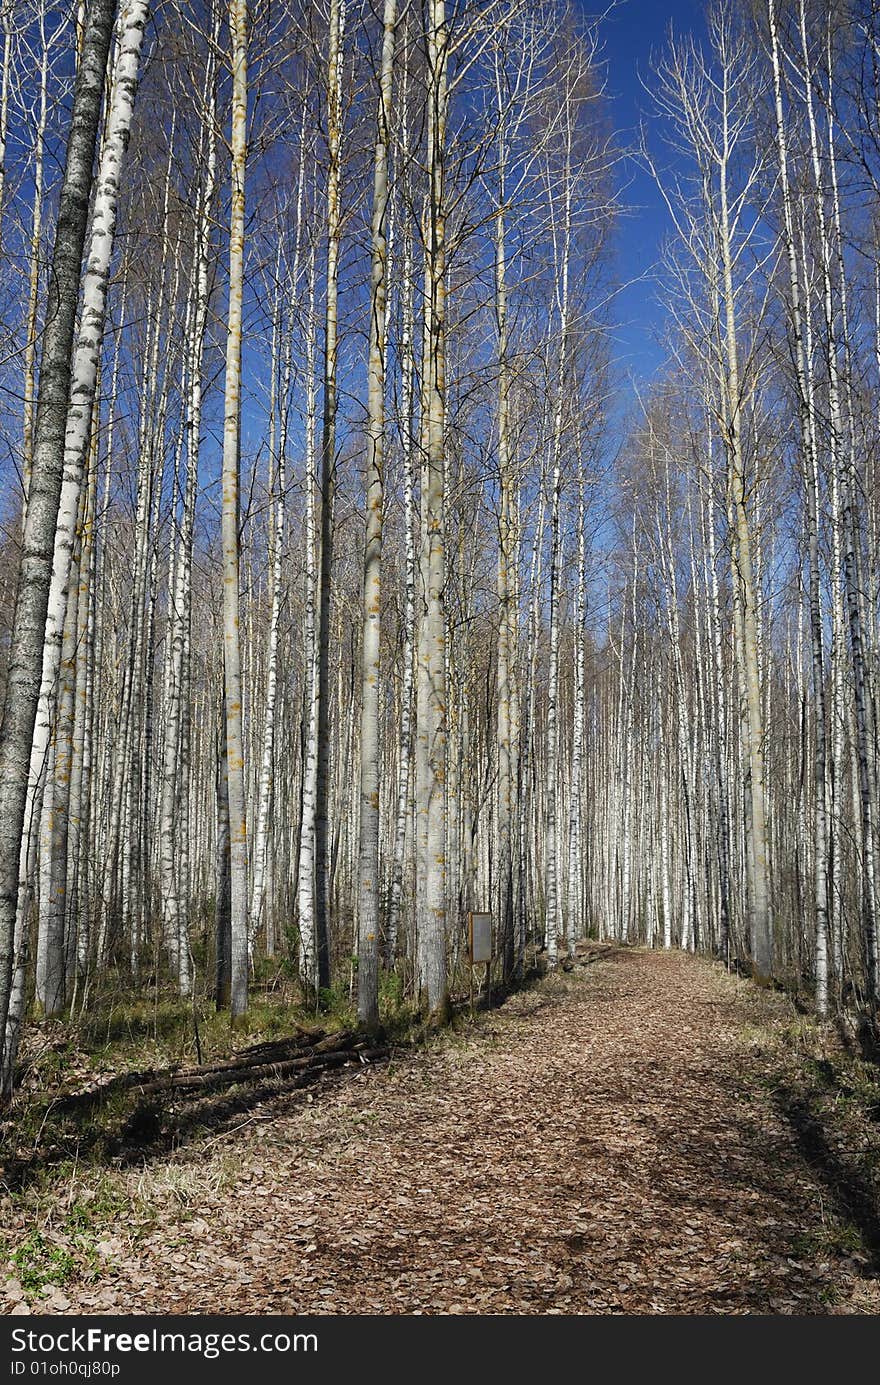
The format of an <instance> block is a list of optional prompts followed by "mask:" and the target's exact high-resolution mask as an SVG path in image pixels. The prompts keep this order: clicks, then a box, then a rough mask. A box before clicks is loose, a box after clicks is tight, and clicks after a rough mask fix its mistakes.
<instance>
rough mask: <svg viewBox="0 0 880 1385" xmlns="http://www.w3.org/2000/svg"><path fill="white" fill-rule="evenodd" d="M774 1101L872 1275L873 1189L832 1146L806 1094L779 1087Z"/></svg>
mask: <svg viewBox="0 0 880 1385" xmlns="http://www.w3.org/2000/svg"><path fill="white" fill-rule="evenodd" d="M775 1104H776V1107H777V1109H778V1110H779V1111H780V1112H781V1114H782V1115H783V1116H784V1117H785V1119H786V1120H787V1121H788V1123H789V1125H790V1126H791V1129H792V1132H793V1134H794V1137H795V1140H796V1142H797V1146H798V1149H799V1150H800V1153H801V1155H802V1156H803V1158H804V1160H805V1161H806V1163H807V1164H809V1166H810V1168H811V1169H812V1171H813V1173H814V1174H816V1175H818V1177H820V1178H821V1180H822V1182H823V1184H824V1185H825V1188H826V1189H827V1191H828V1192H829V1193H830V1195H831V1198H832V1201H833V1203H834V1208H835V1211H836V1213H837V1215H838V1217H839V1218H840V1220H841V1221H842V1222H848V1223H850V1224H851V1225H852V1226H854V1227H855V1228H856V1230H857V1231H858V1233H859V1237H860V1239H861V1242H862V1245H863V1246H864V1248H865V1251H866V1253H867V1254H868V1256H869V1257H870V1268H871V1272H872V1274H874V1275H880V1204H878V1197H877V1192H876V1190H875V1189H874V1188H873V1187H872V1186H871V1184H870V1183H869V1181H868V1179H867V1178H866V1177H865V1176H864V1174H862V1173H861V1172H860V1171H859V1170H858V1169H857V1168H855V1167H854V1166H853V1164H852V1163H851V1161H849V1160H847V1159H845V1158H844V1157H843V1156H842V1155H841V1154H840V1153H839V1152H838V1151H837V1150H836V1149H835V1148H834V1147H833V1145H832V1144H831V1142H830V1140H829V1138H828V1132H827V1131H826V1129H825V1126H824V1124H823V1122H822V1119H821V1117H820V1115H819V1114H818V1112H817V1111H816V1109H815V1105H814V1103H813V1101H812V1100H811V1099H810V1098H809V1097H805V1096H804V1095H803V1094H800V1093H797V1092H794V1091H792V1090H790V1089H788V1088H783V1089H781V1090H779V1091H777V1093H776V1096H775Z"/></svg>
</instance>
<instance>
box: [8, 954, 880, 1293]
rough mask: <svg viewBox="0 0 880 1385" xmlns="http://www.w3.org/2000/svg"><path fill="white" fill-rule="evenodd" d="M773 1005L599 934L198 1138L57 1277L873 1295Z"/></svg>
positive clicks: (180, 1286) (321, 1287)
mask: <svg viewBox="0 0 880 1385" xmlns="http://www.w3.org/2000/svg"><path fill="white" fill-rule="evenodd" d="M774 1004H776V1005H777V1006H779V1005H782V1004H784V1002H783V1001H782V1000H781V999H780V998H778V997H763V996H760V995H759V993H757V992H756V991H755V988H754V987H752V986H751V985H750V983H747V982H744V981H741V980H737V979H736V978H732V977H728V976H726V975H725V974H724V973H723V972H722V971H721V970H720V969H719V968H718V967H716V966H714V965H713V964H711V963H709V962H706V961H702V960H698V959H695V958H693V957H689V956H686V955H684V954H680V953H652V952H647V951H643V950H636V949H632V950H630V949H613V950H609V952H608V955H607V957H606V958H605V959H604V960H602V961H601V962H600V963H599V964H598V965H595V966H591V967H589V968H588V969H587V970H586V971H585V972H584V971H581V969H577V971H576V972H575V973H573V974H571V975H554V976H551V977H549V978H547V979H546V980H545V981H543V982H542V983H541V984H540V985H538V986H536V987H534V988H533V989H531V990H527V991H523V992H520V993H519V994H517V995H515V996H513V997H511V998H510V999H509V1000H508V1001H507V1002H506V1003H505V1004H504V1005H503V1006H502V1007H501V1008H499V1009H498V1010H497V1011H494V1012H491V1013H490V1014H487V1015H485V1016H483V1017H481V1019H480V1020H479V1021H478V1022H477V1023H476V1025H474V1026H473V1027H471V1028H469V1029H468V1030H467V1031H466V1032H465V1033H464V1034H462V1035H452V1034H447V1035H442V1036H440V1037H439V1038H437V1039H436V1040H435V1041H433V1042H432V1043H431V1045H430V1046H429V1047H428V1048H427V1049H424V1050H422V1051H419V1052H416V1053H406V1054H404V1055H401V1056H400V1057H397V1058H395V1059H394V1061H393V1062H392V1063H391V1065H390V1066H389V1067H386V1068H364V1070H363V1072H361V1073H359V1074H357V1075H356V1076H354V1077H353V1078H352V1079H350V1080H349V1081H348V1082H347V1083H345V1084H342V1085H336V1086H329V1087H328V1088H327V1089H325V1090H323V1091H322V1092H321V1093H320V1095H319V1096H318V1097H317V1098H316V1100H315V1101H313V1102H311V1101H310V1102H304V1101H302V1100H301V1099H299V1100H297V1101H295V1102H288V1103H287V1105H286V1106H282V1107H281V1108H279V1107H278V1106H274V1107H272V1106H268V1107H267V1108H266V1109H265V1110H264V1111H263V1112H262V1113H261V1114H260V1113H258V1115H257V1117H256V1118H254V1119H253V1120H252V1121H251V1122H250V1123H249V1124H248V1125H247V1126H246V1127H245V1128H243V1129H241V1130H240V1131H239V1132H237V1133H232V1134H230V1135H228V1136H224V1137H223V1139H222V1141H220V1142H209V1143H208V1144H206V1145H205V1146H203V1147H202V1153H201V1156H199V1151H198V1149H193V1150H190V1152H189V1153H188V1155H187V1157H186V1163H187V1165H188V1166H189V1167H190V1168H191V1169H192V1170H193V1172H194V1173H195V1175H196V1181H197V1183H198V1184H199V1186H200V1188H201V1189H202V1191H201V1192H200V1193H199V1194H198V1195H197V1196H195V1197H194V1198H191V1199H190V1200H188V1201H187V1203H186V1205H185V1206H181V1204H180V1202H179V1201H175V1200H169V1202H168V1205H167V1206H165V1207H163V1208H160V1209H159V1215H158V1219H157V1221H156V1222H155V1224H154V1225H153V1227H152V1228H151V1229H150V1231H149V1233H148V1234H147V1235H146V1236H145V1237H144V1238H142V1239H141V1240H140V1241H138V1242H135V1243H131V1242H128V1241H125V1243H124V1249H123V1250H122V1252H121V1253H119V1252H117V1253H115V1254H113V1255H112V1257H108V1262H107V1263H108V1268H107V1278H105V1279H103V1280H102V1281H101V1283H100V1284H96V1285H93V1286H87V1285H80V1286H77V1285H66V1286H65V1289H64V1295H63V1297H64V1298H65V1300H66V1302H67V1303H69V1305H70V1306H69V1309H67V1311H80V1312H95V1311H104V1312H106V1311H111V1312H112V1311H115V1312H134V1313H204V1312H213V1313H254V1314H265V1313H291V1314H306V1313H308V1314H311V1313H327V1314H338V1313H383V1314H395V1313H398V1314H399V1313H406V1314H419V1313H529V1314H560V1313H561V1314H572V1313H598V1314H608V1313H615V1314H618V1313H628V1314H646V1313H647V1314H656V1313H720V1314H741V1313H780V1314H792V1313H798V1314H800V1313H811V1314H812V1313H828V1312H841V1311H842V1312H872V1311H876V1308H877V1298H876V1294H875V1289H876V1283H877V1281H876V1279H874V1278H872V1277H871V1274H872V1269H871V1263H870V1256H866V1255H865V1254H864V1253H862V1252H860V1251H858V1250H856V1251H855V1252H854V1251H852V1249H850V1250H849V1251H847V1252H846V1253H844V1252H842V1251H841V1250H840V1249H839V1248H837V1249H835V1248H834V1247H833V1245H832V1239H833V1238H829V1235H828V1234H827V1229H828V1228H827V1224H828V1217H829V1206H830V1205H831V1202H832V1198H831V1196H830V1194H829V1191H828V1187H827V1186H825V1179H826V1177H827V1173H828V1171H827V1169H825V1170H824V1172H823V1169H822V1168H820V1167H819V1166H818V1164H817V1163H816V1161H813V1162H811V1161H810V1159H809V1158H808V1157H805V1151H804V1148H803V1140H802V1139H799V1134H798V1131H797V1130H796V1129H795V1128H794V1126H793V1124H792V1120H791V1119H790V1112H789V1114H788V1115H787V1114H786V1112H787V1111H788V1110H789V1108H788V1107H786V1105H785V1100H784V1097H785V1092H780V1090H779V1087H778V1083H779V1081H780V1078H779V1076H778V1071H779V1070H778V1065H777V1064H775V1060H773V1061H771V1059H770V1058H769V1057H768V1053H769V1052H770V1050H771V1048H772V1044H771V1043H770V1041H769V1039H768V1041H767V1044H766V1045H765V1044H764V1043H763V1042H761V1043H756V1042H755V1038H754V1032H755V1007H756V1006H758V1007H759V1008H760V1007H761V1006H764V1007H765V1008H766V1007H768V1006H769V1007H770V1009H771V1010H772V1007H773V1005H774ZM749 1024H751V1026H752V1028H751V1029H748V1028H747V1025H749ZM221 1163H222V1165H223V1168H224V1169H225V1170H226V1174H225V1176H224V1177H220V1176H219V1175H218V1173H217V1170H218V1168H219V1166H220V1165H221ZM174 1167H175V1165H174V1161H168V1162H167V1164H166V1168H167V1170H168V1171H169V1177H170V1176H171V1170H172V1169H173V1168H174ZM230 1167H231V1168H232V1172H229V1170H230ZM149 1177H150V1178H152V1179H153V1185H154V1188H155V1190H156V1192H155V1196H156V1197H157V1198H158V1197H161V1187H162V1178H161V1169H160V1168H158V1167H157V1166H156V1165H155V1164H154V1165H153V1166H151V1169H150V1172H149ZM118 1235H119V1236H121V1237H122V1238H123V1241H124V1229H123V1228H120V1230H119V1232H118ZM117 1244H121V1243H117ZM115 1248H116V1247H115V1246H114V1250H115ZM876 1269H877V1266H876V1263H874V1265H873V1271H874V1272H875V1273H876ZM9 1307H10V1309H11V1310H12V1311H22V1307H21V1299H20V1297H19V1298H18V1299H16V1300H15V1306H13V1303H11V1302H10V1304H9ZM43 1308H44V1309H45V1310H48V1311H61V1309H60V1307H58V1308H53V1304H52V1302H51V1301H49V1302H46V1303H45V1304H44V1305H43Z"/></svg>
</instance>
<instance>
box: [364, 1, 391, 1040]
mask: <svg viewBox="0 0 880 1385" xmlns="http://www.w3.org/2000/svg"><path fill="white" fill-rule="evenodd" d="M396 19H397V0H385V8H384V13H383V17H382V65H381V70H380V74H379V110H378V114H377V129H376V156H375V166H374V173H373V216H372V226H371V242H372V267H371V275H370V340H369V357H368V361H367V390H368V395H367V461H366V471H365V477H364V490H365V494H366V503H367V518H366V536H365V550H364V588H363V634H362V643H361V764H360V870H359V881H358V1019H359V1020H360V1022H361V1024H364V1025H367V1026H368V1027H369V1028H375V1027H376V1025H378V1023H379V927H380V918H379V635H380V627H379V621H380V606H381V595H382V585H381V578H382V504H383V497H382V478H383V466H384V456H385V342H386V332H385V319H386V300H387V292H388V290H387V283H386V276H387V259H388V241H387V231H386V218H387V215H388V140H389V121H390V117H391V91H392V82H393V77H394V26H395V23H396Z"/></svg>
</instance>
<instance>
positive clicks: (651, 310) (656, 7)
mask: <svg viewBox="0 0 880 1385" xmlns="http://www.w3.org/2000/svg"><path fill="white" fill-rule="evenodd" d="M580 3H581V4H582V5H583V8H584V10H585V11H586V12H587V13H595V9H596V7H595V4H590V3H589V0H588V2H587V3H584V0H580ZM703 9H704V4H703V0H669V3H659V2H658V0H619V3H618V4H617V5H616V6H615V8H614V9H613V10H612V11H611V12H610V13H609V14H608V17H607V18H606V20H605V22H604V24H603V26H602V32H603V34H604V56H605V59H606V63H607V69H606V70H607V95H608V101H609V105H610V115H611V119H612V122H613V124H614V127H615V129H616V130H617V133H618V139H619V140H620V142H621V144H628V143H632V142H634V141H635V140H636V138H637V135H638V129H639V122H640V119H641V118H642V117H643V116H647V114H648V111H649V106H650V102H649V98H648V96H647V93H646V92H645V90H644V87H643V86H642V79H644V80H646V81H647V80H649V76H650V65H651V54H652V51H653V52H655V53H657V52H659V50H661V49H662V48H663V46H664V43H665V39H666V35H667V31H668V28H669V24H670V22H671V23H672V25H673V27H674V29H675V30H676V32H678V33H683V32H689V31H690V32H694V33H696V34H698V35H701V34H702V33H704V31H705V30H704V24H703V19H702V16H703ZM624 182H625V184H626V188H625V191H624V193H623V201H624V204H625V206H626V207H627V208H628V211H627V213H626V214H625V215H624V216H622V217H621V220H620V225H619V228H618V232H617V237H616V241H617V273H618V278H619V280H620V282H621V283H626V282H627V281H629V280H638V282H635V283H632V284H631V286H630V287H629V288H627V289H625V290H623V292H621V293H620V294H619V295H618V297H617V300H616V305H615V310H614V314H613V316H614V320H615V322H616V324H617V325H616V330H615V342H616V348H617V349H616V353H615V354H616V358H617V363H618V371H619V374H620V376H621V377H622V378H623V379H624V380H626V379H627V378H635V380H637V381H646V380H647V379H648V378H649V377H650V376H651V375H652V374H653V373H654V372H655V371H656V370H657V368H658V367H659V366H660V365H662V363H663V361H664V359H665V352H664V350H663V346H662V340H661V339H662V334H663V328H664V312H663V309H662V307H661V305H660V303H659V302H658V299H657V292H656V286H655V284H654V283H653V282H652V281H651V273H652V270H653V269H654V266H655V265H656V262H657V258H658V255H659V253H660V248H661V245H662V242H663V239H664V236H665V235H666V234H667V233H668V231H669V217H668V215H667V212H666V209H665V207H664V205H663V202H662V199H661V197H660V194H659V193H658V191H657V188H656V186H655V184H654V181H653V179H652V178H651V177H650V175H649V174H648V173H646V172H644V171H643V170H641V169H639V168H638V166H637V164H636V163H635V162H634V161H633V160H628V161H627V164H626V166H625V170H624ZM640 276H645V277H644V278H640ZM627 394H628V391H627Z"/></svg>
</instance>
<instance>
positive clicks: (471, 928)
mask: <svg viewBox="0 0 880 1385" xmlns="http://www.w3.org/2000/svg"><path fill="white" fill-rule="evenodd" d="M468 946H469V950H470V954H471V965H472V966H480V965H484V966H488V965H489V963H490V962H491V961H492V915H491V914H468Z"/></svg>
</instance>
